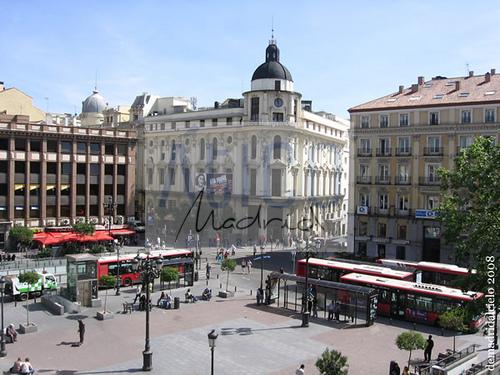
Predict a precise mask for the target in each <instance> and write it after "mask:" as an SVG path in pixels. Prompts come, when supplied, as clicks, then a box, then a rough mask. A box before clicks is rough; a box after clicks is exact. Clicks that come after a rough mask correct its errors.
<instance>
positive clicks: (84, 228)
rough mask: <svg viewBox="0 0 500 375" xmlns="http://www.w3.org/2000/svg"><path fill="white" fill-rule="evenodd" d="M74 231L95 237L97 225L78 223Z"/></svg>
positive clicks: (74, 225)
mask: <svg viewBox="0 0 500 375" xmlns="http://www.w3.org/2000/svg"><path fill="white" fill-rule="evenodd" d="M73 231H75V232H76V233H77V234H79V235H81V236H83V235H89V236H91V235H93V234H94V233H95V225H94V224H92V223H76V224H73Z"/></svg>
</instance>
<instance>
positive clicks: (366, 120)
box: [361, 116, 370, 129]
mask: <svg viewBox="0 0 500 375" xmlns="http://www.w3.org/2000/svg"><path fill="white" fill-rule="evenodd" d="M369 127H370V117H369V116H361V128H362V129H367V128H369Z"/></svg>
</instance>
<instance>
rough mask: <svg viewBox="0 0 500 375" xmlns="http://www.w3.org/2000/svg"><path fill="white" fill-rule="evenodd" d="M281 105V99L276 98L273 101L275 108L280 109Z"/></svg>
mask: <svg viewBox="0 0 500 375" xmlns="http://www.w3.org/2000/svg"><path fill="white" fill-rule="evenodd" d="M282 105H283V99H281V98H276V99H274V106H275V107H277V108H279V107H281V106H282Z"/></svg>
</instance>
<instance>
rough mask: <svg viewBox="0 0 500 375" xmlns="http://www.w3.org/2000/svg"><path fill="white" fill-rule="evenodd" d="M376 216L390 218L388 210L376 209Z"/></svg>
mask: <svg viewBox="0 0 500 375" xmlns="http://www.w3.org/2000/svg"><path fill="white" fill-rule="evenodd" d="M374 211H375V212H374V214H375V215H378V216H389V209H388V208H380V207H376V208H375V209H374Z"/></svg>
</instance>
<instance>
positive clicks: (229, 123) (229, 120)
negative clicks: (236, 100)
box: [226, 117, 233, 125]
mask: <svg viewBox="0 0 500 375" xmlns="http://www.w3.org/2000/svg"><path fill="white" fill-rule="evenodd" d="M226 125H233V118H232V117H228V118H226Z"/></svg>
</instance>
